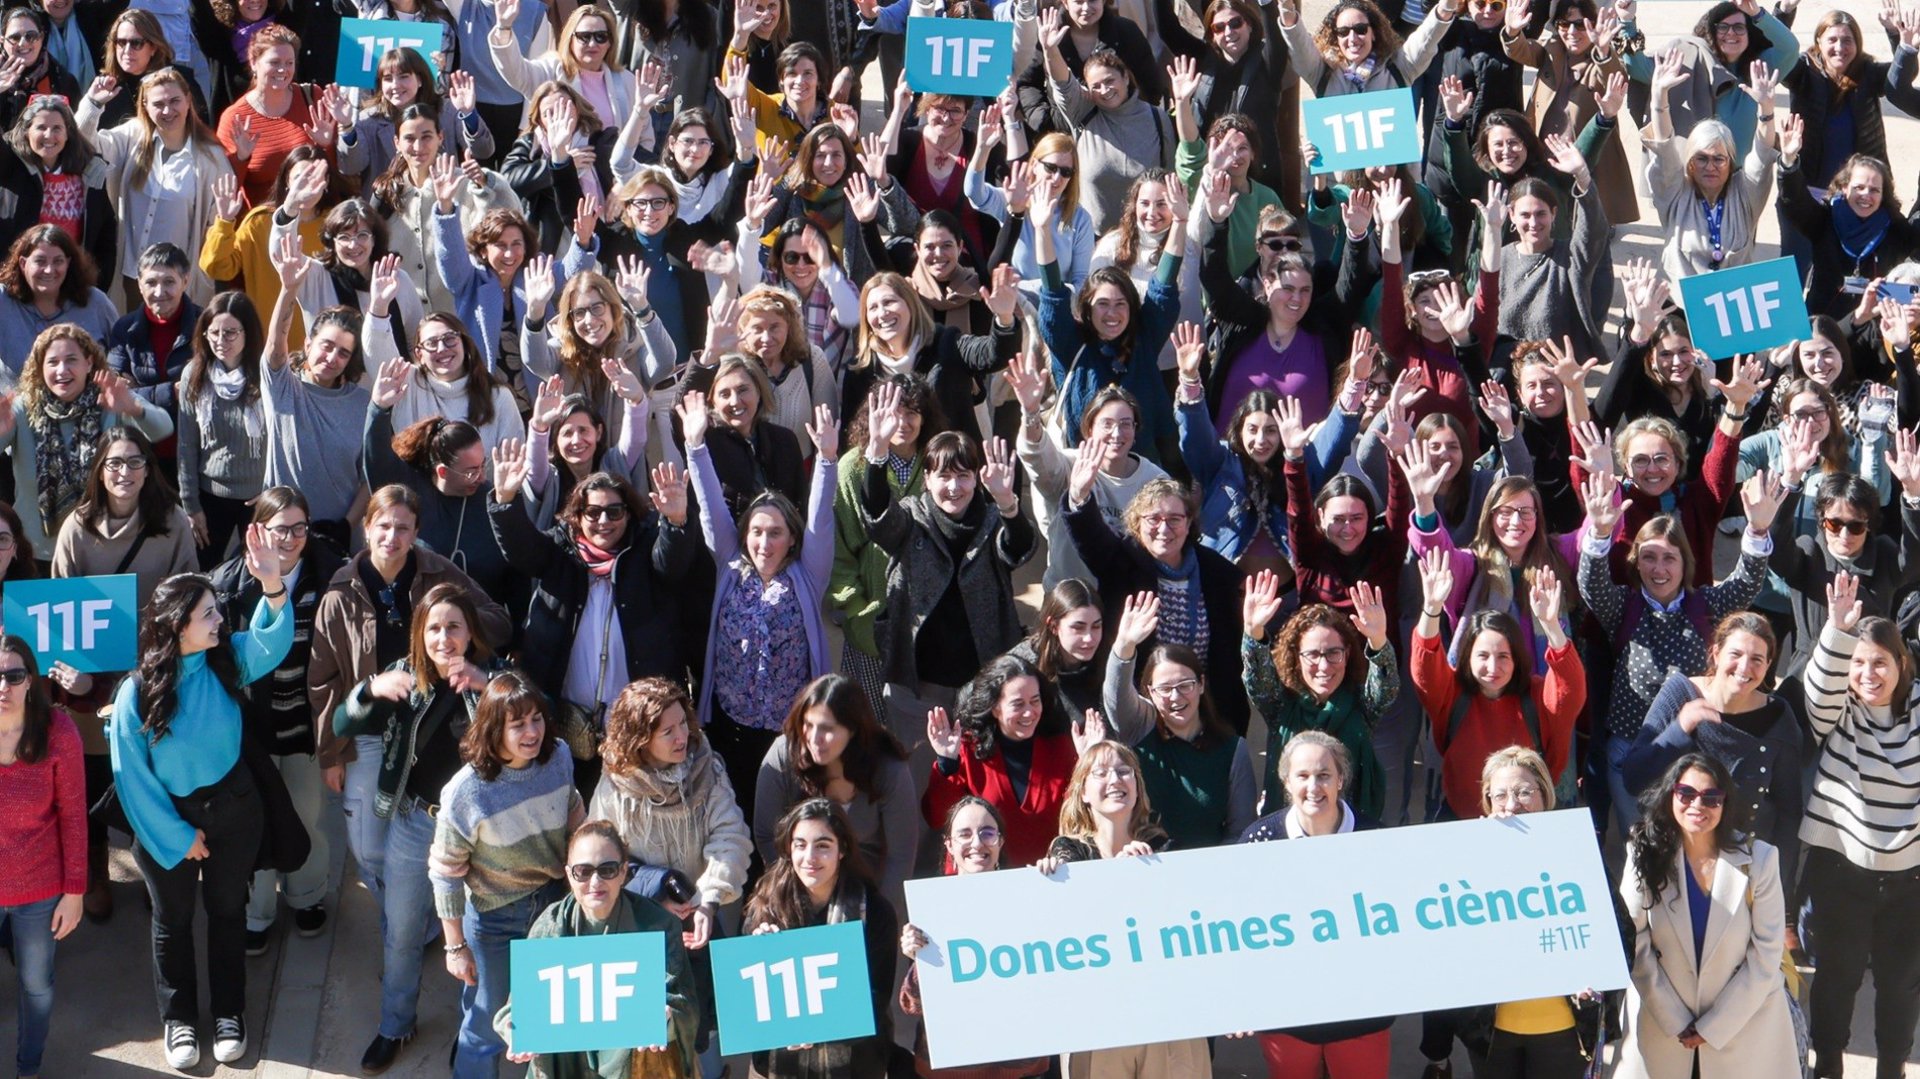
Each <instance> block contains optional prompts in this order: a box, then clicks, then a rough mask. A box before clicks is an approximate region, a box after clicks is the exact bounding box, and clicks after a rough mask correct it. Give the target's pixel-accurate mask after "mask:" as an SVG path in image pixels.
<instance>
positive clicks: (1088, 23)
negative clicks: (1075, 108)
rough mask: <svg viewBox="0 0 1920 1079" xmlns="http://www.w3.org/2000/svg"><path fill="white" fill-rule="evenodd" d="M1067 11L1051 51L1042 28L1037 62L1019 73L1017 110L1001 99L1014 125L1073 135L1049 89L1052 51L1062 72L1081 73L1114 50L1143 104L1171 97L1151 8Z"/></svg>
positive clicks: (1124, 5) (1126, 3)
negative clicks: (1100, 54)
mask: <svg viewBox="0 0 1920 1079" xmlns="http://www.w3.org/2000/svg"><path fill="white" fill-rule="evenodd" d="M1061 11H1062V13H1063V14H1065V15H1066V19H1065V20H1064V22H1063V25H1062V26H1060V27H1059V28H1058V29H1056V30H1055V31H1054V33H1056V34H1058V35H1059V36H1058V37H1057V38H1056V39H1055V44H1054V46H1053V47H1052V48H1051V49H1045V48H1040V47H1039V46H1040V45H1041V44H1042V43H1043V42H1044V41H1045V39H1046V37H1047V32H1046V31H1045V30H1041V29H1038V28H1036V31H1035V40H1034V46H1035V47H1034V48H1033V50H1032V56H1033V59H1032V61H1031V62H1030V63H1028V64H1027V66H1026V69H1025V70H1024V71H1017V72H1016V74H1017V76H1018V79H1017V83H1016V85H1017V86H1018V90H1017V93H1018V103H1017V105H1016V104H1015V103H1014V101H1013V100H1012V98H1011V95H1003V96H1002V98H1001V101H1002V103H1003V105H1002V109H1003V111H1004V112H1005V114H1006V117H1007V119H1008V121H1009V122H1010V123H1011V124H1013V125H1017V126H1024V127H1025V128H1026V129H1027V130H1029V131H1031V132H1033V133H1034V135H1035V136H1040V135H1043V134H1046V133H1048V132H1053V133H1063V132H1067V131H1070V130H1072V129H1071V126H1070V124H1069V121H1068V119H1067V117H1066V116H1065V115H1063V114H1062V111H1061V108H1060V106H1059V105H1058V104H1057V103H1056V102H1055V100H1054V98H1053V96H1052V94H1051V93H1050V92H1049V88H1048V86H1047V82H1048V79H1049V76H1050V74H1051V70H1052V64H1051V63H1050V61H1049V58H1048V55H1047V54H1048V53H1049V52H1052V53H1057V54H1059V58H1060V64H1061V67H1062V68H1064V69H1065V70H1067V71H1070V72H1078V71H1082V70H1084V69H1085V67H1086V63H1087V60H1088V58H1090V57H1091V56H1093V54H1094V53H1095V52H1098V51H1101V50H1106V51H1110V52H1112V53H1114V54H1115V55H1116V56H1118V57H1119V59H1120V61H1121V62H1122V63H1124V64H1125V65H1126V67H1127V70H1128V71H1131V72H1132V73H1133V75H1134V78H1136V79H1138V80H1139V81H1140V97H1141V98H1142V99H1143V100H1146V101H1153V102H1158V101H1159V100H1160V99H1161V98H1163V97H1165V96H1166V93H1167V88H1166V86H1165V84H1164V83H1163V82H1162V81H1161V80H1162V77H1163V73H1162V70H1161V68H1160V66H1159V65H1158V64H1157V63H1155V61H1154V57H1155V56H1156V55H1158V53H1159V48H1158V42H1157V41H1156V40H1155V39H1156V38H1157V37H1158V34H1157V32H1156V30H1155V27H1154V25H1153V24H1154V22H1155V21H1156V20H1155V19H1154V16H1153V13H1152V12H1151V10H1150V8H1149V7H1148V5H1145V4H1138V3H1132V2H1130V0H1122V2H1120V3H1111V2H1108V0H1097V2H1094V3H1086V4H1076V5H1075V6H1073V7H1071V8H1069V7H1066V6H1064V5H1062V7H1061ZM1021 32H1022V33H1024V31H1021ZM1174 32H1175V33H1180V34H1181V36H1182V37H1186V36H1187V35H1186V34H1185V33H1184V32H1182V31H1179V30H1178V28H1175V30H1174ZM995 126H998V125H995ZM981 131H982V133H983V137H982V145H981V146H980V148H979V153H980V155H982V156H984V155H985V154H986V152H987V148H988V145H989V144H987V143H986V141H985V135H984V133H985V131H986V125H985V124H982V126H981ZM1069 141H1071V140H1069ZM1008 156H1009V157H1019V156H1020V155H1019V154H1009V155H1008Z"/></svg>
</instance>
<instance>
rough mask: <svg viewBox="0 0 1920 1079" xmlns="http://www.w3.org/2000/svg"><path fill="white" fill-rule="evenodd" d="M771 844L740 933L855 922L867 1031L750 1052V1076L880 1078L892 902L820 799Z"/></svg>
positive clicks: (784, 824) (886, 1040) (889, 1009)
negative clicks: (863, 966) (774, 855)
mask: <svg viewBox="0 0 1920 1079" xmlns="http://www.w3.org/2000/svg"><path fill="white" fill-rule="evenodd" d="M777 848H778V850H779V852H780V854H779V857H778V859H776V860H775V861H774V862H773V864H771V865H769V866H768V867H767V874H766V876H764V877H762V878H760V884H759V887H757V888H756V889H755V890H754V893H753V898H752V899H750V900H748V901H747V916H746V926H745V927H746V930H747V932H749V933H777V932H780V931H781V930H785V929H805V928H808V927H811V926H818V925H839V924H843V923H846V922H859V923H861V928H862V930H863V935H864V937H865V939H866V946H867V987H868V990H869V991H870V992H871V993H872V995H873V1033H872V1034H869V1035H868V1036H866V1037H864V1038H850V1039H847V1040H846V1041H838V1042H824V1043H821V1044H818V1045H795V1046H788V1047H787V1048H785V1049H768V1050H763V1051H761V1052H758V1053H755V1054H753V1068H752V1072H751V1074H752V1075H753V1076H754V1079H885V1077H886V1075H887V1073H888V1068H887V1064H888V1060H889V1059H890V1057H891V1055H892V1051H893V1030H892V1027H893V1021H892V1020H893V1001H892V999H891V997H892V994H893V967H894V958H893V956H894V951H893V950H894V948H895V947H896V946H897V941H896V939H895V934H896V933H898V932H899V928H900V921H899V917H898V916H897V915H895V914H894V911H893V904H891V903H889V902H887V900H886V897H885V896H882V895H881V894H880V889H879V887H878V886H877V885H876V884H875V883H874V881H873V879H872V877H871V876H869V875H868V873H867V866H866V860H865V859H864V858H863V857H862V856H861V854H860V841H859V839H858V837H856V836H855V835H854V834H853V826H852V825H850V824H848V823H847V818H846V815H845V814H843V813H841V812H840V810H839V807H837V806H835V805H834V804H833V803H832V802H830V801H828V800H827V799H825V798H812V799H808V800H807V801H805V802H802V803H800V804H799V805H797V806H795V807H794V808H793V809H792V810H791V811H790V812H788V813H787V815H786V816H784V817H782V818H780V829H779V838H778V841H777ZM1202 1059H1203V1060H1204V1059H1205V1058H1202ZM1182 1074H1197V1073H1182Z"/></svg>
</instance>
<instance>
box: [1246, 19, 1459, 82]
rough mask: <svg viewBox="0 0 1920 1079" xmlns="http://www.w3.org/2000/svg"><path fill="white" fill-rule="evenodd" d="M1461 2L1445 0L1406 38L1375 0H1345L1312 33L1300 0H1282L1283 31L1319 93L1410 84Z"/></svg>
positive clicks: (1304, 73) (1290, 49)
mask: <svg viewBox="0 0 1920 1079" xmlns="http://www.w3.org/2000/svg"><path fill="white" fill-rule="evenodd" d="M1459 10H1460V9H1459V8H1458V7H1455V6H1454V5H1453V4H1451V3H1450V2H1446V0H1442V2H1440V3H1436V4H1434V5H1433V7H1431V8H1429V9H1428V10H1427V13H1426V17H1425V18H1423V19H1422V20H1421V21H1420V25H1419V26H1417V27H1415V28H1414V31H1413V33H1411V34H1409V35H1408V36H1407V38H1406V40H1404V41H1402V40H1401V38H1400V35H1399V34H1396V33H1394V31H1393V28H1392V27H1391V26H1389V25H1388V23H1387V17H1386V15H1385V14H1384V13H1383V12H1382V11H1381V10H1380V9H1379V8H1378V7H1377V6H1375V5H1374V4H1373V2H1372V0H1340V3H1338V4H1336V5H1334V8H1333V10H1332V11H1329V12H1328V13H1327V14H1326V16H1325V17H1324V18H1323V19H1321V21H1320V27H1319V29H1318V30H1317V31H1314V32H1313V33H1308V31H1307V26H1306V23H1305V22H1303V21H1302V20H1301V11H1300V3H1299V0H1281V5H1280V16H1279V22H1280V33H1281V35H1282V36H1283V37H1284V38H1286V42H1287V50H1288V52H1289V54H1290V55H1291V57H1292V59H1293V63H1294V64H1295V66H1297V67H1298V69H1299V71H1300V77H1301V79H1303V80H1305V81H1306V82H1307V83H1309V84H1310V85H1312V87H1313V92H1314V95H1315V96H1316V97H1319V96H1325V95H1328V94H1358V93H1365V92H1367V91H1369V90H1391V89H1393V88H1395V87H1399V86H1411V85H1412V84H1413V83H1414V82H1415V81H1417V80H1418V79H1419V78H1420V76H1421V75H1422V74H1423V73H1424V72H1425V71H1426V70H1427V65H1428V64H1431V63H1432V62H1433V58H1434V56H1435V55H1437V54H1438V52H1439V49H1440V39H1441V38H1442V37H1444V36H1445V35H1446V32H1447V31H1448V30H1449V29H1451V28H1452V25H1453V19H1454V16H1455V15H1457V14H1458V13H1459Z"/></svg>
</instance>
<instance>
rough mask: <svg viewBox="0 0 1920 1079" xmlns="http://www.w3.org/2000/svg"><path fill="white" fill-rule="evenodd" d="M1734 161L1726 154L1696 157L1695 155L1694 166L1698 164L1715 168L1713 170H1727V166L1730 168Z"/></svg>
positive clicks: (1698, 155) (1699, 155)
mask: <svg viewBox="0 0 1920 1079" xmlns="http://www.w3.org/2000/svg"><path fill="white" fill-rule="evenodd" d="M1732 161H1733V159H1732V158H1730V157H1728V156H1727V155H1725V154H1695V155H1693V163H1694V164H1696V165H1709V166H1711V167H1713V168H1716V169H1724V168H1726V167H1727V166H1728V165H1729V164H1731V163H1732Z"/></svg>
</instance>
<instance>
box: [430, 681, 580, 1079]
mask: <svg viewBox="0 0 1920 1079" xmlns="http://www.w3.org/2000/svg"><path fill="white" fill-rule="evenodd" d="M558 725H559V724H558V717H557V716H554V715H553V714H552V712H551V705H550V704H549V703H548V701H547V698H546V696H545V695H544V694H542V693H541V692H540V690H539V689H537V688H535V686H534V684H533V682H532V680H531V679H529V678H528V677H527V676H526V675H524V674H521V673H520V672H518V671H506V672H504V673H502V674H499V675H496V676H495V677H493V678H490V679H488V680H487V683H486V689H485V690H483V691H482V692H481V694H480V703H479V704H478V705H477V706H475V708H474V710H473V720H472V722H471V723H470V724H469V725H468V726H467V729H466V731H465V732H464V733H463V734H461V735H460V758H461V760H463V761H465V762H466V763H465V764H463V765H462V766H461V768H460V770H459V771H457V772H455V773H454V774H453V778H451V779H449V780H447V785H446V787H445V788H444V789H443V790H442V791H441V792H440V811H439V813H437V814H436V815H435V817H434V821H435V828H434V833H433V846H432V848H431V849H430V850H429V852H428V855H427V876H428V879H429V880H431V881H432V884H433V906H434V913H435V914H437V915H439V917H440V924H441V927H442V930H443V932H444V933H445V934H446V936H445V938H444V939H445V941H446V945H445V950H446V961H447V973H448V974H451V975H453V977H454V978H455V980H457V981H459V982H461V983H462V988H461V990H460V1013H461V1016H460V1033H459V1035H458V1036H457V1037H456V1038H455V1039H454V1050H453V1074H454V1075H455V1076H457V1077H459V1079H489V1077H491V1076H494V1075H496V1074H497V1073H498V1071H499V1059H498V1058H499V1057H500V1055H501V1054H502V1053H503V1052H504V1051H505V1050H506V1042H505V1040H504V1039H502V1038H501V1037H500V1035H499V1034H497V1033H495V1032H494V1028H493V1017H494V1013H496V1012H498V1011H499V1010H500V1009H501V1008H502V1007H504V1006H505V1005H506V1003H507V985H508V982H507V955H508V949H509V946H510V945H511V944H512V942H514V941H516V940H520V939H522V938H524V937H526V936H527V935H528V930H529V929H530V928H531V927H532V925H533V923H534V919H536V918H538V917H539V916H540V914H541V912H543V911H545V910H546V909H547V907H548V906H549V905H551V904H552V903H553V902H555V901H557V900H558V898H559V896H558V894H557V893H559V892H560V890H561V880H562V878H563V876H564V874H565V869H566V867H565V859H566V852H567V835H568V833H570V832H571V831H572V830H573V829H574V828H575V827H577V826H578V825H580V824H581V823H582V822H583V821H584V820H585V819H586V804H585V803H584V802H583V801H582V799H581V797H580V792H579V791H577V790H575V789H574V785H573V755H572V754H571V753H570V752H568V750H567V747H566V744H565V743H563V742H560V741H559V739H558V738H557V737H556V728H557V727H558Z"/></svg>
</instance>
